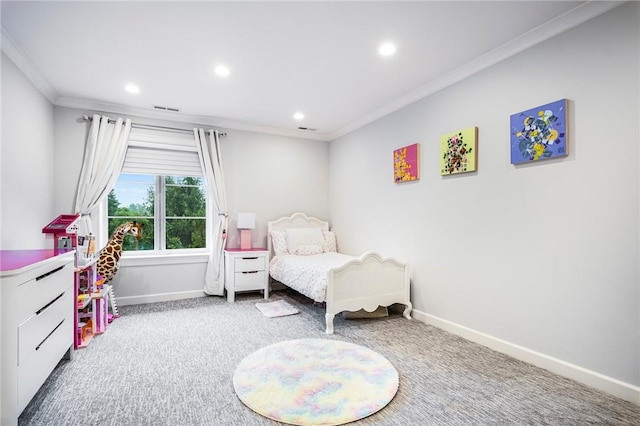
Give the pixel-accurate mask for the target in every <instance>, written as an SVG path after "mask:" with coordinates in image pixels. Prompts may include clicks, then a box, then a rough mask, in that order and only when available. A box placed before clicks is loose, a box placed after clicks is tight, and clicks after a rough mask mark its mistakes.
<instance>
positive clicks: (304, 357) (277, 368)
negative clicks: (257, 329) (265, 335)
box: [233, 339, 398, 425]
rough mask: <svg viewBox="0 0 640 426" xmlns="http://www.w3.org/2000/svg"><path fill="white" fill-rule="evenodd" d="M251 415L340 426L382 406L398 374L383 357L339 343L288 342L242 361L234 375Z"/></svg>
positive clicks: (392, 391) (394, 388) (392, 392)
mask: <svg viewBox="0 0 640 426" xmlns="http://www.w3.org/2000/svg"><path fill="white" fill-rule="evenodd" d="M233 387H234V388H235V391H236V394H237V395H238V397H239V398H240V400H241V401H242V402H243V403H244V404H245V405H246V406H247V407H249V408H251V409H252V410H253V411H255V412H256V413H258V414H261V415H263V416H265V417H268V418H270V419H273V420H277V421H279V422H282V423H289V424H293V425H341V424H344V423H349V422H353V421H355V420H358V419H361V418H363V417H367V416H369V415H371V414H373V413H375V412H377V411H380V410H381V409H382V408H384V407H385V406H386V405H387V404H388V403H389V401H391V400H392V399H393V397H394V396H395V394H396V392H397V391H398V372H397V371H396V369H395V368H394V367H393V365H391V363H390V362H389V361H388V360H387V359H386V358H385V357H383V356H382V355H380V354H378V353H376V352H374V351H372V350H371V349H367V348H365V347H362V346H358V345H354V344H352V343H347V342H342V341H338V340H328V339H327V340H325V339H299V340H288V341H285V342H280V343H276V344H274V345H271V346H267V347H265V348H262V349H260V350H258V351H256V352H254V353H252V354H251V355H249V356H247V357H246V358H245V359H243V360H242V361H241V362H240V365H238V368H237V369H236V371H235V374H234V375H233Z"/></svg>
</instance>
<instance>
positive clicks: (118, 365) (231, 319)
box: [19, 291, 640, 426]
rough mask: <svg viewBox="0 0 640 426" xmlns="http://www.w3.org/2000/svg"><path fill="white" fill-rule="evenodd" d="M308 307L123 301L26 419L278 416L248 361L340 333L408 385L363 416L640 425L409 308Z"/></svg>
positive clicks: (621, 407)
mask: <svg viewBox="0 0 640 426" xmlns="http://www.w3.org/2000/svg"><path fill="white" fill-rule="evenodd" d="M277 299H285V300H287V301H288V302H289V303H291V304H292V305H294V306H296V307H297V308H299V309H300V310H301V313H300V314H299V315H292V316H287V317H279V318H266V317H265V316H263V315H262V314H261V313H260V311H258V309H256V307H255V306H254V304H255V303H256V302H259V301H261V300H262V299H261V297H260V295H259V294H258V293H248V294H244V295H242V294H241V295H239V296H237V299H236V303H234V304H229V303H227V302H226V300H225V299H223V298H220V297H206V298H199V299H190V300H184V301H176V302H165V303H155V304H149V305H137V306H123V307H121V308H120V309H119V310H120V313H121V315H122V317H121V318H118V319H116V320H115V321H114V322H113V323H112V324H111V325H110V326H109V328H108V330H107V332H106V333H105V334H103V335H100V336H98V337H97V338H95V339H94V340H93V342H92V343H91V345H90V346H89V347H88V348H85V349H81V350H78V351H76V357H75V359H74V360H73V361H62V362H61V363H60V365H59V366H58V367H57V368H56V369H55V371H54V372H53V374H52V375H51V376H50V378H49V379H48V380H47V382H46V383H45V384H44V386H43V387H42V389H41V390H40V391H39V392H38V394H36V396H35V398H34V399H33V400H32V401H31V403H30V404H29V406H27V408H26V409H25V411H24V412H23V413H22V415H21V416H20V419H19V424H20V425H22V426H27V425H55V426H62V425H132V426H133V425H135V426H137V425H154V426H157V425H172V426H173V425H276V424H279V423H277V422H275V421H273V420H269V419H267V418H264V417H262V416H260V415H258V414H256V413H254V412H253V411H251V410H250V409H249V408H247V407H245V406H244V405H243V404H242V403H241V402H240V400H239V399H238V398H237V396H236V395H235V393H234V390H233V384H232V377H233V373H234V371H235V368H236V366H237V365H238V363H239V362H240V361H241V360H242V359H243V358H244V357H245V356H246V355H248V354H250V353H252V352H254V351H255V350H257V349H259V348H261V347H264V346H267V345H270V344H272V343H276V342H280V341H283V340H289V339H299V338H321V339H339V340H344V341H348V342H352V343H355V344H358V345H362V346H366V347H368V348H370V349H373V350H375V351H377V352H379V353H381V354H382V355H384V356H385V357H386V358H387V359H388V360H389V361H391V363H392V364H393V365H394V366H395V367H396V369H397V370H398V373H399V374H400V388H399V390H398V393H397V394H396V396H395V398H394V399H393V400H392V401H391V403H390V404H389V405H388V406H387V407H386V408H385V409H383V410H382V411H380V412H378V413H376V414H374V415H372V416H370V417H368V418H365V419H363V420H360V421H358V422H355V423H352V424H354V425H355V424H358V425H596V424H597V425H640V407H639V406H636V405H634V404H631V403H629V402H626V401H623V400H620V399H617V398H615V397H612V396H609V395H607V394H605V393H602V392H600V391H597V390H594V389H591V388H588V387H586V386H583V385H580V384H578V383H576V382H574V381H571V380H569V379H565V378H562V377H559V376H557V375H554V374H551V373H549V372H547V371H545V370H542V369H540V368H537V367H534V366H531V365H529V364H526V363H524V362H521V361H517V360H515V359H513V358H510V357H508V356H506V355H503V354H500V353H498V352H495V351H492V350H490V349H487V348H485V347H483V346H480V345H477V344H475V343H472V342H469V341H466V340H464V339H462V338H459V337H457V336H455V335H452V334H449V333H447V332H445V331H442V330H439V329H437V328H435V327H432V326H429V325H425V324H423V323H420V322H418V321H416V320H411V321H408V320H406V319H404V318H403V317H402V316H401V315H400V314H399V313H393V314H392V315H391V316H389V317H385V318H379V319H365V320H345V319H343V318H341V317H340V318H336V320H335V334H334V335H331V336H328V335H326V334H325V333H324V310H323V309H322V308H321V307H317V306H313V305H312V304H311V302H310V301H309V300H308V299H306V298H304V297H302V296H299V295H297V294H295V293H293V292H286V291H281V292H276V293H274V294H273V295H272V297H271V300H277Z"/></svg>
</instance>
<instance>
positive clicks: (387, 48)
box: [378, 43, 396, 56]
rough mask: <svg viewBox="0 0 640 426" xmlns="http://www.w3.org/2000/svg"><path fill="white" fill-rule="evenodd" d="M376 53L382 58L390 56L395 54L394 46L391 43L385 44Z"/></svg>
mask: <svg viewBox="0 0 640 426" xmlns="http://www.w3.org/2000/svg"><path fill="white" fill-rule="evenodd" d="M378 53H379V54H381V55H382V56H390V55H393V54H394V53H396V46H395V45H393V44H391V43H385V44H383V45H382V46H380V48H379V49H378Z"/></svg>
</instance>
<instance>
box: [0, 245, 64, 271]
mask: <svg viewBox="0 0 640 426" xmlns="http://www.w3.org/2000/svg"><path fill="white" fill-rule="evenodd" d="M71 251H73V250H69V249H37V250H0V272H8V271H13V270H16V269H22V268H25V267H27V266H29V265H33V264H34V263H38V262H42V261H43V260H47V259H51V258H52V257H55V256H58V255H61V254H65V253H69V252H71Z"/></svg>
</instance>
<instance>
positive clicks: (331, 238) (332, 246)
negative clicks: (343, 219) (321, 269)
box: [322, 231, 338, 253]
mask: <svg viewBox="0 0 640 426" xmlns="http://www.w3.org/2000/svg"><path fill="white" fill-rule="evenodd" d="M323 234H324V244H322V249H323V251H324V252H325V253H328V252H332V253H335V252H337V251H338V244H337V243H336V233H335V232H333V231H323Z"/></svg>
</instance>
